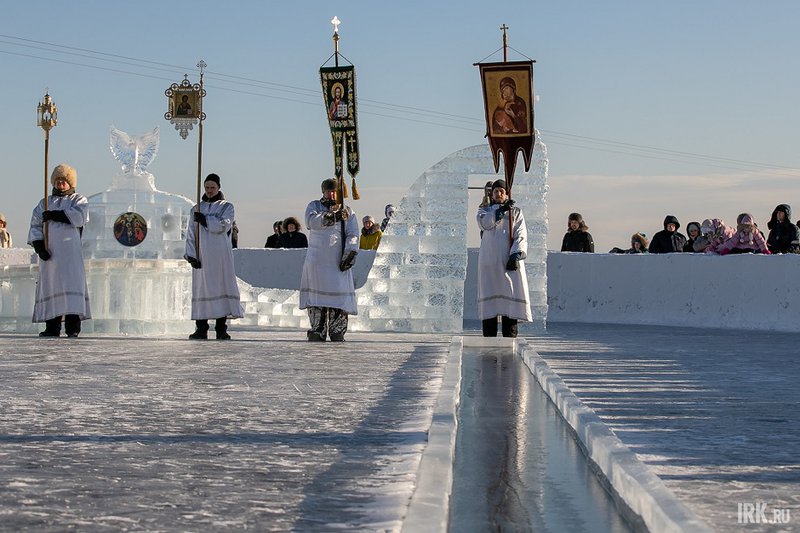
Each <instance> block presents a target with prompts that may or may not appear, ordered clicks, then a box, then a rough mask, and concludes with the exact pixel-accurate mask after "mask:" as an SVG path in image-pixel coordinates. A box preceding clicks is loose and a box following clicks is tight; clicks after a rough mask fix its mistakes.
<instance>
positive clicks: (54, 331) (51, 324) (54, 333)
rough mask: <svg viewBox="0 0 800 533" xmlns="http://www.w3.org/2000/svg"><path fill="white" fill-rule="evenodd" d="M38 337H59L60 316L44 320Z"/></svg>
mask: <svg viewBox="0 0 800 533" xmlns="http://www.w3.org/2000/svg"><path fill="white" fill-rule="evenodd" d="M39 336H40V337H59V336H61V317H60V316H57V317H55V318H51V319H50V320H46V321H45V323H44V331H42V332H41V333H39Z"/></svg>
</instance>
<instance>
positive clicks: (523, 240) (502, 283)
mask: <svg viewBox="0 0 800 533" xmlns="http://www.w3.org/2000/svg"><path fill="white" fill-rule="evenodd" d="M509 218H510V219H511V223H510V224H509ZM478 226H479V227H480V228H481V230H482V234H481V246H480V249H479V251H478V317H479V318H480V319H481V321H482V329H483V336H484V337H496V336H497V317H498V316H500V317H501V323H502V332H503V337H516V336H517V323H518V321H519V320H524V321H527V322H530V321H531V306H530V300H529V297H528V280H527V278H526V277H525V263H524V262H523V260H524V259H525V257H526V256H527V252H528V239H527V234H528V230H527V227H526V226H525V217H524V216H523V215H522V211H520V209H519V208H518V207H514V201H513V200H511V199H509V198H508V194H507V192H506V182H505V180H496V181H495V182H494V183H493V184H492V203H491V204H488V205H484V204H482V205H481V207H479V208H478ZM509 226H510V227H509ZM509 231H510V234H511V237H509Z"/></svg>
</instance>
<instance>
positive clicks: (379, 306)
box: [351, 135, 548, 333]
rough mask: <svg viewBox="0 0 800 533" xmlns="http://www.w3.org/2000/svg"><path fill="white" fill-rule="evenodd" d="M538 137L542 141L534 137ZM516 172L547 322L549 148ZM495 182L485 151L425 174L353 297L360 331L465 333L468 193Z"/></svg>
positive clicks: (539, 319)
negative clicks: (485, 181) (479, 181)
mask: <svg viewBox="0 0 800 533" xmlns="http://www.w3.org/2000/svg"><path fill="white" fill-rule="evenodd" d="M537 139H538V135H537ZM522 168H523V167H522V164H521V158H520V164H519V166H518V167H517V169H518V170H517V173H516V175H515V178H514V186H513V191H512V192H513V197H514V199H515V201H516V202H517V205H518V206H519V207H520V208H521V209H522V211H523V213H524V214H525V220H526V222H527V225H528V259H527V260H526V261H525V263H526V273H527V276H528V286H529V290H530V297H531V311H532V313H533V317H534V320H533V322H532V323H531V324H528V325H524V326H522V328H523V331H525V329H526V328H536V329H543V328H544V326H545V323H546V319H547V248H546V241H547V204H546V192H547V168H548V163H547V149H546V147H545V146H544V145H543V144H541V143H540V142H538V141H537V143H536V146H535V149H534V161H533V163H532V165H531V171H530V172H529V173H525V172H523V171H522ZM475 175H479V176H494V175H495V171H494V166H493V164H492V157H491V153H490V151H489V147H488V146H487V145H483V144H482V145H477V146H471V147H469V148H465V149H463V150H459V151H458V152H455V153H454V154H452V155H450V156H448V157H446V158H445V159H443V160H442V161H440V162H439V163H437V164H435V165H434V166H433V167H431V168H430V169H428V170H427V171H425V172H424V173H423V174H422V176H420V177H419V178H418V179H417V181H416V182H415V183H414V184H413V185H412V186H411V188H410V189H409V190H408V193H406V195H405V196H404V197H403V199H402V200H401V202H400V204H399V206H397V211H396V213H395V216H394V218H393V219H392V221H391V223H390V224H389V226H388V227H387V228H386V230H385V231H384V234H383V238H382V239H381V245H380V247H379V249H378V251H377V253H376V255H375V260H374V262H373V266H372V269H371V270H370V272H369V275H368V277H367V282H366V283H365V285H364V286H363V287H362V288H361V289H359V290H358V291H356V295H357V297H358V306H359V315H358V316H357V317H353V319H352V320H351V324H352V329H353V330H355V331H408V332H420V333H422V332H451V333H455V332H460V331H461V330H462V329H463V318H464V281H465V279H466V270H467V242H466V239H467V218H468V217H475V216H476V213H468V212H467V205H468V202H467V187H468V184H469V179H470V177H471V176H475Z"/></svg>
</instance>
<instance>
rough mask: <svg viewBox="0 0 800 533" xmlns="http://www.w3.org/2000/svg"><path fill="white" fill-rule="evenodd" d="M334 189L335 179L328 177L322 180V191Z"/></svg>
mask: <svg viewBox="0 0 800 533" xmlns="http://www.w3.org/2000/svg"><path fill="white" fill-rule="evenodd" d="M335 190H336V180H335V179H333V178H328V179H324V180H322V192H325V191H335Z"/></svg>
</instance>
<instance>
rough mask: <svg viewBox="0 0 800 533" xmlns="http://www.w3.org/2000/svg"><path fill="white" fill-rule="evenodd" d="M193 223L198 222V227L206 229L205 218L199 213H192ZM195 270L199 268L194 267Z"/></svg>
mask: <svg viewBox="0 0 800 533" xmlns="http://www.w3.org/2000/svg"><path fill="white" fill-rule="evenodd" d="M194 221H195V222H199V223H200V225H201V226H203V227H204V228H207V227H208V221H207V220H206V216H205V215H204V214H203V213H201V212H199V211H195V212H194ZM195 268H199V267H195Z"/></svg>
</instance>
